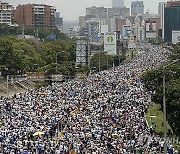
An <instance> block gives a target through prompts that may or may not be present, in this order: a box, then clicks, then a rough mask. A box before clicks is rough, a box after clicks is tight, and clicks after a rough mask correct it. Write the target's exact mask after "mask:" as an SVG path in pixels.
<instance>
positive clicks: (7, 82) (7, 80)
mask: <svg viewBox="0 0 180 154" xmlns="http://www.w3.org/2000/svg"><path fill="white" fill-rule="evenodd" d="M6 86H7V89H6V90H7V96H8V97H9V75H7V78H6Z"/></svg>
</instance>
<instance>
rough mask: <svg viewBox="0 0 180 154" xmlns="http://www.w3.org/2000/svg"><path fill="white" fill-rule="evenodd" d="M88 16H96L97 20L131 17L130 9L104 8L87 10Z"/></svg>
mask: <svg viewBox="0 0 180 154" xmlns="http://www.w3.org/2000/svg"><path fill="white" fill-rule="evenodd" d="M86 15H94V16H95V17H96V18H113V17H114V16H122V17H124V18H126V17H128V16H129V15H130V9H129V8H126V7H123V8H118V7H116V8H104V7H95V6H92V7H89V8H86Z"/></svg>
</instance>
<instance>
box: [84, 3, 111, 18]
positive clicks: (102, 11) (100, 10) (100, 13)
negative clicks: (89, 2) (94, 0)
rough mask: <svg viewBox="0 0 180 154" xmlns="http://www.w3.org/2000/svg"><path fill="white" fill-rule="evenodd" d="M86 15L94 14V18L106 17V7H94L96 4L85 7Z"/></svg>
mask: <svg viewBox="0 0 180 154" xmlns="http://www.w3.org/2000/svg"><path fill="white" fill-rule="evenodd" d="M86 15H87V16H92V15H94V16H95V17H96V18H107V15H108V13H107V8H104V7H96V6H91V7H88V8H86Z"/></svg>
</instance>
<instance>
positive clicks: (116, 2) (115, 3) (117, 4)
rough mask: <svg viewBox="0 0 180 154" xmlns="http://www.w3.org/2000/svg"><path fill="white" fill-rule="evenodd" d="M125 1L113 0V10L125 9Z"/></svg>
mask: <svg viewBox="0 0 180 154" xmlns="http://www.w3.org/2000/svg"><path fill="white" fill-rule="evenodd" d="M123 7H124V0H112V8H123Z"/></svg>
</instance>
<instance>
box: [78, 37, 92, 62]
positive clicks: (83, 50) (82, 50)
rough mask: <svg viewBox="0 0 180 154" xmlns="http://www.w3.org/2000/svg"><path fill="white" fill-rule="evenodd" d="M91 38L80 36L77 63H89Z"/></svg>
mask: <svg viewBox="0 0 180 154" xmlns="http://www.w3.org/2000/svg"><path fill="white" fill-rule="evenodd" d="M89 54H90V53H89V40H88V39H86V38H80V39H77V41H76V65H79V64H80V65H81V64H88V63H89Z"/></svg>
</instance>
